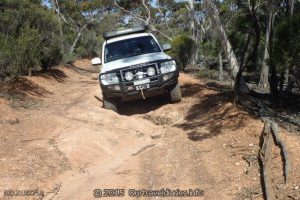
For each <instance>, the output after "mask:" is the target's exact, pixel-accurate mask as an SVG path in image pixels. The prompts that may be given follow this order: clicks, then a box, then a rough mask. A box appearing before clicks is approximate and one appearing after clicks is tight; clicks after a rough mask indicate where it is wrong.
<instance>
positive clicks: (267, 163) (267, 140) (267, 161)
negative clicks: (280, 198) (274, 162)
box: [259, 121, 275, 200]
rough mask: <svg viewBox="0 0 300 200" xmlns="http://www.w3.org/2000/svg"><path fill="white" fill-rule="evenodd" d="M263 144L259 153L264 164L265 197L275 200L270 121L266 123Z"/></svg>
mask: <svg viewBox="0 0 300 200" xmlns="http://www.w3.org/2000/svg"><path fill="white" fill-rule="evenodd" d="M262 139H263V143H262V146H261V149H260V152H259V157H260V160H261V164H262V173H263V186H264V196H265V199H266V200H273V199H275V195H274V191H273V188H272V181H271V175H270V171H271V170H270V169H271V153H272V134H271V125H270V122H269V121H266V122H265V127H264V130H263V133H262Z"/></svg>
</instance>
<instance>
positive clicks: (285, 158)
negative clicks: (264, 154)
mask: <svg viewBox="0 0 300 200" xmlns="http://www.w3.org/2000/svg"><path fill="white" fill-rule="evenodd" d="M271 131H272V134H273V137H274V140H275V142H276V144H277V145H278V146H280V149H281V154H282V156H283V162H284V179H285V182H286V183H287V182H288V180H289V170H290V159H289V155H288V152H287V150H286V146H285V144H284V143H283V141H282V140H281V139H280V137H279V134H278V126H277V124H276V123H275V122H273V121H272V122H271Z"/></svg>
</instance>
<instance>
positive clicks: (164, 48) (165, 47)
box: [162, 44, 172, 51]
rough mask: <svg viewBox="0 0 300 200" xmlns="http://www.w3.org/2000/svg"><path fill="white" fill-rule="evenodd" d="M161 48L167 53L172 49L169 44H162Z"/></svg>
mask: <svg viewBox="0 0 300 200" xmlns="http://www.w3.org/2000/svg"><path fill="white" fill-rule="evenodd" d="M162 48H163V50H164V51H169V50H171V49H172V46H171V45H170V44H163V47H162Z"/></svg>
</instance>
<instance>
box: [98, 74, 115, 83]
mask: <svg viewBox="0 0 300 200" xmlns="http://www.w3.org/2000/svg"><path fill="white" fill-rule="evenodd" d="M100 79H101V82H102V84H103V85H112V84H118V83H119V78H118V77H117V74H116V73H111V74H102V75H101V76H100Z"/></svg>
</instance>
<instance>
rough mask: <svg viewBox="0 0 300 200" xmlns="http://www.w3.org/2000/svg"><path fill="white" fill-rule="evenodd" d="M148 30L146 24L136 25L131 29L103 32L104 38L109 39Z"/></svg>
mask: <svg viewBox="0 0 300 200" xmlns="http://www.w3.org/2000/svg"><path fill="white" fill-rule="evenodd" d="M147 30H148V26H146V25H144V26H135V27H132V28H130V29H125V30H120V31H112V32H106V33H103V38H104V39H105V40H108V39H110V38H114V37H119V36H122V35H129V34H133V33H143V32H146V31H147Z"/></svg>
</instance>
